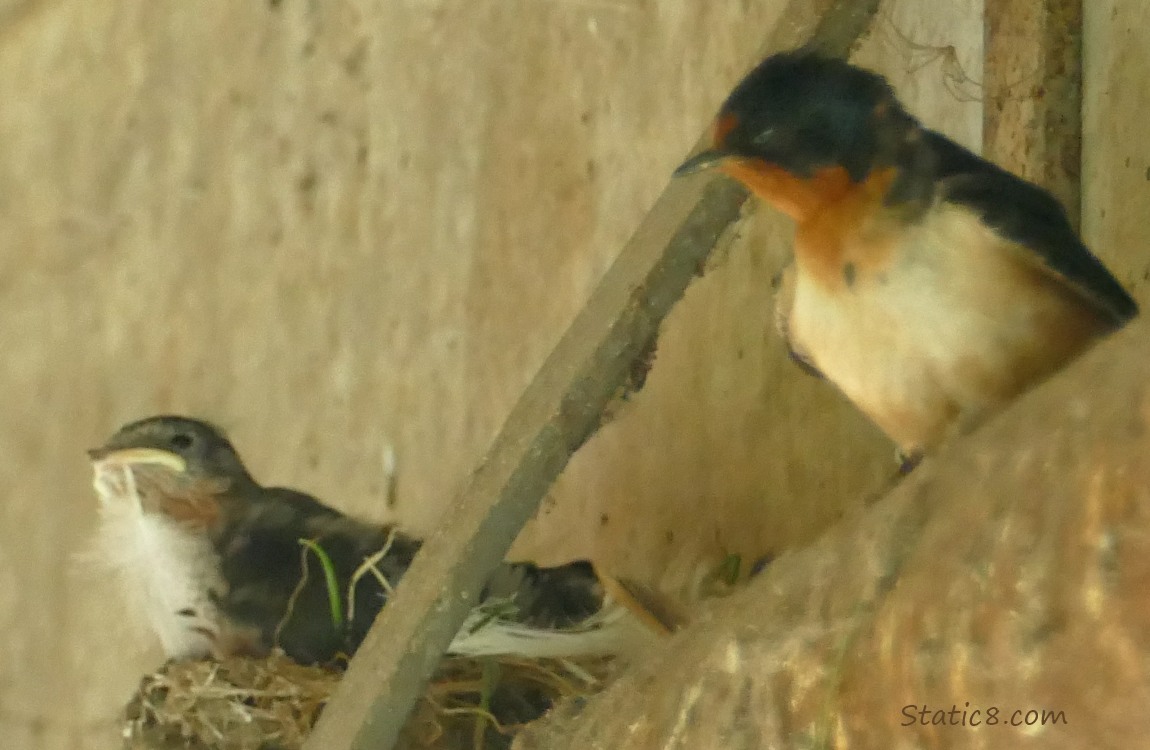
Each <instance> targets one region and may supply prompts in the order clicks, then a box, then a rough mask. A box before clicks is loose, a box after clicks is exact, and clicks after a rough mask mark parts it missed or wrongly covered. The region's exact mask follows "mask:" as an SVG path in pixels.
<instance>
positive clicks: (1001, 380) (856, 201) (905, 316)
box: [676, 50, 1138, 455]
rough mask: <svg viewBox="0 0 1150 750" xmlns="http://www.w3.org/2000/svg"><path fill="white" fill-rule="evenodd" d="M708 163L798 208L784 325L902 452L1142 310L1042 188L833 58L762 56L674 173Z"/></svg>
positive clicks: (1018, 388)
mask: <svg viewBox="0 0 1150 750" xmlns="http://www.w3.org/2000/svg"><path fill="white" fill-rule="evenodd" d="M711 166H716V167H718V169H720V170H721V171H723V172H724V173H726V174H727V175H729V176H731V177H733V178H735V179H737V180H739V181H740V182H742V183H744V184H745V185H746V186H747V187H748V188H749V189H750V190H751V191H752V193H754V194H755V195H756V196H758V197H759V198H761V199H763V200H764V201H766V202H767V203H768V204H770V205H772V206H773V207H775V208H776V209H778V210H780V211H782V212H783V213H786V214H787V215H788V216H790V217H791V218H792V219H794V221H795V245H794V253H795V258H794V262H793V263H792V264H791V265H790V266H788V267H787V268H786V269H785V270H784V273H783V275H782V277H781V287H780V289H779V295H778V309H777V321H778V324H779V328H780V331H781V332H782V334H783V336H784V338H785V340H786V341H787V345H788V347H789V348H790V350H791V352H792V355H793V356H794V357H795V358H796V359H797V360H799V361H800V362H802V363H804V364H805V365H806V366H808V367H809V368H810V369H812V370H814V371H817V372H819V373H821V374H822V375H823V376H825V377H826V378H827V379H828V380H830V381H831V382H832V383H834V384H835V385H836V386H838V388H840V389H841V390H842V391H843V393H844V394H845V395H846V396H847V397H848V398H850V399H851V400H852V401H853V402H854V403H855V404H856V405H857V406H858V407H859V408H860V409H861V410H862V411H863V412H865V413H866V414H867V415H868V416H870V418H871V419H872V420H874V422H875V423H876V424H878V425H879V427H881V428H882V429H883V430H884V431H885V432H886V433H887V434H888V435H890V437H891V438H892V439H894V441H895V442H896V443H897V444H898V445H899V447H900V449H901V450H902V451H903V452H904V453H906V454H909V455H920V454H921V453H922V452H923V451H924V450H928V449H930V448H931V447H933V446H935V445H937V444H938V443H939V442H941V441H942V440H944V439H945V438H946V437H947V436H948V435H950V434H951V433H953V432H956V431H958V432H961V431H964V430H966V429H969V428H971V427H972V426H974V425H975V424H977V423H978V422H979V421H981V419H983V418H984V417H985V416H987V415H988V414H990V413H993V412H994V411H995V410H997V409H998V408H1000V407H1001V406H1002V405H1003V404H1005V403H1006V402H1007V401H1009V400H1010V399H1011V398H1013V397H1014V396H1016V395H1018V394H1019V393H1020V392H1022V391H1023V390H1025V389H1026V388H1028V387H1029V386H1030V385H1032V384H1034V383H1035V382H1037V381H1039V380H1041V379H1042V378H1044V377H1046V376H1048V375H1050V374H1051V373H1053V372H1054V371H1056V370H1058V369H1060V368H1061V367H1062V366H1063V365H1065V364H1066V363H1067V362H1068V361H1069V360H1070V359H1072V358H1073V357H1075V356H1076V355H1077V354H1079V353H1080V352H1081V351H1082V350H1083V349H1085V348H1086V347H1087V346H1089V345H1090V344H1091V343H1092V342H1094V341H1095V340H1097V339H1098V338H1099V337H1101V336H1103V335H1105V334H1107V333H1109V332H1111V331H1113V330H1115V329H1117V328H1119V327H1121V326H1122V325H1124V324H1125V323H1126V322H1127V321H1128V320H1129V319H1130V318H1131V317H1133V316H1134V315H1135V314H1136V313H1137V310H1138V308H1137V305H1136V304H1135V302H1134V300H1133V299H1131V297H1130V295H1129V294H1127V292H1126V290H1125V289H1123V288H1122V285H1121V284H1119V283H1118V281H1117V280H1116V279H1115V278H1114V277H1113V276H1112V275H1111V274H1110V272H1109V271H1107V269H1106V268H1105V266H1103V265H1102V263H1101V262H1100V261H1099V260H1098V259H1097V258H1096V257H1095V256H1094V255H1093V254H1091V253H1090V251H1089V250H1088V249H1087V248H1086V247H1085V246H1084V245H1083V244H1082V241H1081V240H1080V239H1079V238H1078V236H1077V234H1076V233H1075V231H1074V230H1073V228H1072V227H1071V225H1070V222H1069V221H1068V220H1067V217H1066V214H1065V212H1064V211H1063V209H1062V207H1061V206H1060V205H1059V204H1058V202H1057V201H1056V200H1055V199H1054V198H1053V197H1052V196H1051V195H1050V194H1049V193H1048V192H1046V191H1045V190H1043V189H1042V188H1040V187H1038V186H1037V185H1034V184H1031V183H1029V182H1026V181H1024V180H1022V179H1020V178H1018V177H1016V176H1014V175H1012V174H1010V173H1008V172H1006V171H1005V170H1003V169H1001V168H999V167H997V166H995V165H994V164H992V163H990V162H988V161H986V160H985V159H982V158H980V157H978V156H976V155H975V154H973V153H972V152H970V151H968V150H967V149H964V148H962V147H961V146H959V145H958V144H956V143H954V142H953V141H951V140H949V139H947V138H946V137H945V136H942V135H940V134H939V133H936V132H934V131H932V130H929V129H927V128H925V127H923V126H922V125H921V124H920V123H919V122H918V121H917V120H916V119H915V118H914V117H912V116H911V115H910V114H909V113H907V111H906V110H905V109H904V108H903V107H902V105H901V104H900V103H899V102H898V100H897V99H896V98H895V96H894V93H893V91H892V90H891V88H890V86H889V85H888V84H887V82H886V81H885V80H884V79H883V78H882V77H881V76H879V75H877V74H875V73H872V72H870V71H867V70H863V69H861V68H858V67H855V66H853V65H850V64H848V63H846V62H843V61H841V60H834V59H827V58H824V57H821V56H819V55H817V54H815V53H812V52H808V51H802V50H800V51H795V52H788V53H783V54H779V55H775V56H773V57H771V58H768V59H767V60H765V61H763V62H762V63H761V64H760V65H759V66H758V67H756V68H755V69H754V70H752V71H751V73H750V74H748V75H747V77H746V78H745V79H744V80H743V81H742V82H741V83H740V84H739V85H738V86H737V87H736V88H735V90H734V91H733V92H732V93H731V95H730V96H729V98H728V99H727V101H726V102H725V103H724V104H723V106H722V108H721V110H720V112H719V115H718V117H717V118H716V120H715V123H714V131H713V144H712V147H711V148H709V149H707V150H705V151H704V152H702V153H700V154H698V155H696V156H695V157H693V158H691V159H689V160H688V161H687V162H685V163H684V164H683V165H682V166H681V167H680V168H679V169H678V170H677V171H676V174H688V173H691V172H694V171H697V170H700V169H703V168H706V167H711Z"/></svg>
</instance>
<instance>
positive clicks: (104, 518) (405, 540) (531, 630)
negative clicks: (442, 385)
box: [89, 416, 635, 664]
mask: <svg viewBox="0 0 1150 750" xmlns="http://www.w3.org/2000/svg"><path fill="white" fill-rule="evenodd" d="M89 455H90V458H91V460H92V464H93V470H94V474H95V478H94V486H95V488H96V490H97V493H98V495H99V497H100V527H99V531H98V533H97V538H96V548H95V549H96V553H97V554H98V559H99V560H100V561H101V562H102V563H103V564H104V565H105V566H106V567H109V568H111V570H112V571H113V572H114V573H115V574H116V576H117V577H118V579H119V581H120V583H121V584H122V586H123V589H124V592H125V594H126V595H127V597H128V605H129V610H130V611H129V612H128V613H127V615H128V616H134V617H137V618H143V619H144V620H145V621H146V625H147V626H149V627H150V629H151V630H152V631H153V632H155V634H156V635H157V636H158V637H159V639H160V642H161V644H162V646H163V648H164V651H165V653H166V655H167V656H168V657H169V658H197V657H204V656H214V657H216V658H223V657H226V656H231V655H253V656H261V655H264V654H266V653H268V652H269V651H270V650H271V649H272V648H273V647H276V646H278V647H280V648H282V649H283V650H284V652H285V653H287V655H288V656H290V657H292V658H293V659H295V660H296V661H298V662H300V663H305V664H310V663H334V662H335V660H336V659H337V657H339V656H340V655H346V656H350V655H351V654H352V653H353V652H354V651H355V649H356V648H357V647H358V646H359V644H360V642H361V641H362V640H363V638H364V636H365V635H366V633H367V630H368V628H369V627H370V626H371V623H372V621H373V620H374V619H375V616H376V614H377V613H378V612H379V611H380V609H381V608H382V607H383V606H384V605H385V604H386V602H387V600H388V598H389V596H390V594H391V591H392V587H393V586H394V585H395V584H396V583H398V581H399V579H400V578H401V577H402V576H403V574H404V572H405V571H406V570H407V568H408V566H409V565H410V564H411V562H412V559H413V558H414V557H415V555H416V553H417V552H418V551H419V548H420V546H421V544H420V542H419V540H417V539H415V538H413V537H412V536H409V535H407V534H404V533H402V532H400V531H399V530H398V529H396V528H395V527H393V526H386V525H378V524H371V523H367V522H364V521H360V520H357V519H354V518H351V517H349V516H347V515H344V514H343V513H340V512H339V511H337V510H335V509H334V508H331V507H329V506H327V505H325V504H323V503H321V502H320V501H319V500H317V499H316V498H314V497H312V496H311V495H308V494H305V493H303V492H298V491H296V490H292V489H286V488H282V487H265V486H262V485H261V484H259V483H258V482H257V481H256V480H255V479H253V478H252V476H251V474H250V473H249V472H248V470H247V468H246V467H245V466H244V464H243V462H242V461H241V460H240V456H239V454H238V453H237V452H236V449H235V448H234V447H233V446H232V444H231V443H230V442H229V441H228V439H227V438H226V437H225V436H224V434H223V433H222V432H221V431H220V430H219V429H217V428H215V427H213V426H212V425H210V424H208V423H206V422H203V421H199V420H196V419H189V418H186V417H179V416H158V417H151V418H148V419H143V420H140V421H137V422H133V423H131V424H128V425H125V426H124V427H122V428H121V429H120V430H119V431H118V432H116V433H115V434H114V435H113V436H112V437H111V439H110V440H109V441H108V442H107V443H106V444H105V445H104V446H102V447H100V448H96V449H94V450H91V451H89ZM305 564H306V565H307V572H306V573H305V572H304V565H305ZM624 615H628V616H629V613H627V612H625V611H624V610H618V609H617V608H610V607H607V606H606V603H605V601H604V594H603V589H602V587H601V585H600V583H599V580H598V578H597V576H596V574H595V572H594V571H593V569H592V567H591V566H590V564H589V563H586V562H575V563H571V564H568V565H563V566H559V567H554V568H539V567H536V566H535V565H531V564H527V563H515V564H504V565H502V566H501V567H500V568H499V569H497V570H496V572H495V573H494V574H493V575H492V577H491V579H490V580H489V582H488V584H487V586H486V588H485V589H484V591H483V592H482V594H481V597H480V604H479V605H478V606H477V608H476V610H475V611H473V612H472V614H471V616H470V617H469V618H468V622H467V623H466V624H465V625H464V627H463V629H462V630H461V631H460V634H459V635H458V636H457V637H456V639H455V641H454V642H453V643H452V646H451V652H452V653H456V654H461V655H468V656H474V655H481V654H498V653H512V654H520V655H523V656H529V657H530V656H539V657H543V656H571V655H578V654H581V653H599V652H611V651H613V650H614V649H616V648H621V647H622V646H623V645H624V644H626V643H629V642H630V641H629V640H628V639H629V638H630V637H631V636H632V635H633V634H634V632H635V629H634V628H631V627H630V624H633V622H634V621H633V620H632V621H631V622H628V621H627V618H626V617H624Z"/></svg>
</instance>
